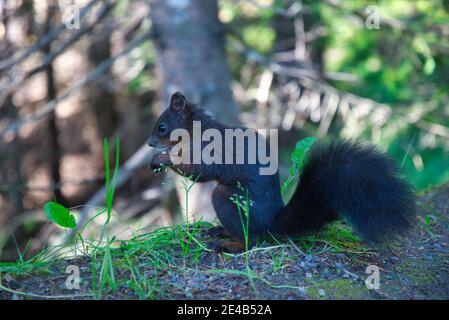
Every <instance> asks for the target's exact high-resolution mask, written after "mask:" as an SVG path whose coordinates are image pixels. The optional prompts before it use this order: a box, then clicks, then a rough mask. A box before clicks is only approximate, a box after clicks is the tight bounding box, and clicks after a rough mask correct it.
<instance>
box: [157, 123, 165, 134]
mask: <svg viewBox="0 0 449 320" xmlns="http://www.w3.org/2000/svg"><path fill="white" fill-rule="evenodd" d="M157 130H158V131H159V133H165V132H166V131H167V125H166V124H165V123H161V124H160V125H159V127H158V128H157Z"/></svg>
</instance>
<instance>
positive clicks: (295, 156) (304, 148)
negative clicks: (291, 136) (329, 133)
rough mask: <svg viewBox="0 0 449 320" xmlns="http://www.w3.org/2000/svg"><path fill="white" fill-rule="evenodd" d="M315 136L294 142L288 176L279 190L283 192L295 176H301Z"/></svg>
mask: <svg viewBox="0 0 449 320" xmlns="http://www.w3.org/2000/svg"><path fill="white" fill-rule="evenodd" d="M316 140H317V139H316V138H314V137H308V138H304V139H302V140H300V141H298V142H297V143H296V146H295V149H294V150H293V152H292V161H293V166H292V167H291V168H290V170H289V172H290V176H289V177H288V178H287V180H286V181H285V182H284V184H283V185H282V188H281V192H282V193H284V192H285V191H286V190H287V189H288V188H289V187H290V185H291V184H292V183H293V181H294V180H295V178H296V177H300V176H301V171H302V169H303V168H304V165H305V163H306V161H307V153H308V152H309V150H310V148H311V147H312V146H313V144H314V143H315V142H316Z"/></svg>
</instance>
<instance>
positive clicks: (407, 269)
mask: <svg viewBox="0 0 449 320" xmlns="http://www.w3.org/2000/svg"><path fill="white" fill-rule="evenodd" d="M397 271H398V274H400V275H401V276H404V277H406V278H407V279H408V280H409V281H411V282H412V283H413V284H415V285H418V286H430V285H434V284H436V281H437V277H436V276H437V274H436V272H435V271H434V270H432V269H431V268H429V264H428V263H426V261H425V260H423V259H417V260H413V261H412V260H409V261H404V262H403V263H401V264H400V265H399V266H398V269H397Z"/></svg>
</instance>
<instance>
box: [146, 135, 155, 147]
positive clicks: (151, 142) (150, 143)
mask: <svg viewBox="0 0 449 320" xmlns="http://www.w3.org/2000/svg"><path fill="white" fill-rule="evenodd" d="M147 145H148V146H149V147H154V139H153V137H150V138H149V139H148V141H147Z"/></svg>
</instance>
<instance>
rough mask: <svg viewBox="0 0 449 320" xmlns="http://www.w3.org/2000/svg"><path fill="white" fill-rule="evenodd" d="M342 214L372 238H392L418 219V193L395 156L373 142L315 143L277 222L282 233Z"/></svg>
mask: <svg viewBox="0 0 449 320" xmlns="http://www.w3.org/2000/svg"><path fill="white" fill-rule="evenodd" d="M339 217H341V218H344V219H345V220H347V221H348V222H349V224H350V225H351V226H352V227H353V229H354V230H355V231H356V233H357V234H359V235H360V236H361V237H362V238H363V239H365V240H367V241H371V242H382V241H386V240H389V239H391V238H393V237H394V236H396V235H398V234H401V233H403V232H404V231H405V230H406V229H407V228H408V227H409V226H411V224H412V223H413V221H414V217H415V200H414V195H413V192H412V191H411V189H410V187H409V186H408V184H407V183H405V182H404V181H402V180H401V179H400V178H399V177H398V169H397V167H396V165H395V164H394V163H393V161H392V160H391V159H390V158H389V157H388V156H387V155H386V154H384V153H382V152H380V151H378V150H377V149H376V148H375V147H374V146H372V145H370V144H367V143H362V142H357V141H347V140H345V141H337V142H333V143H331V144H330V145H323V144H315V145H314V146H313V147H312V149H311V150H310V151H309V154H308V159H307V162H306V165H305V167H304V169H303V171H302V174H301V178H300V182H299V185H298V187H297V189H296V191H295V193H294V194H293V197H292V199H291V200H290V202H289V203H288V204H287V205H286V206H285V207H284V208H283V209H281V211H280V212H279V214H278V216H277V218H276V219H277V223H276V225H277V226H278V227H280V230H279V231H280V232H282V233H287V234H301V233H305V232H308V231H316V230H319V229H320V228H321V227H322V226H323V225H324V224H326V223H327V222H330V221H332V220H335V219H338V218H339Z"/></svg>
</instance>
